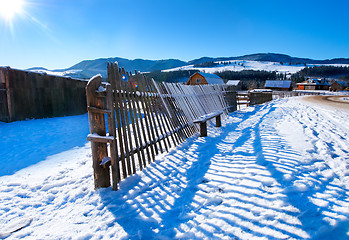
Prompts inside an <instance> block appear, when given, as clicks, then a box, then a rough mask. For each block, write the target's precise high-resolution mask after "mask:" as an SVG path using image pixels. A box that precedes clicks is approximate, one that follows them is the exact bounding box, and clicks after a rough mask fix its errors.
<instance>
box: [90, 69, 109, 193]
mask: <svg viewBox="0 0 349 240" xmlns="http://www.w3.org/2000/svg"><path fill="white" fill-rule="evenodd" d="M101 83H102V77H101V75H97V76H94V77H93V78H91V79H90V81H89V82H88V84H87V86H86V98H87V106H88V107H90V108H91V107H93V108H98V109H104V98H103V97H99V96H98V95H97V90H98V88H99V87H100V86H101ZM88 120H89V126H90V133H91V134H98V135H99V136H106V127H105V117H104V114H103V113H101V112H97V111H89V112H88ZM91 149H92V161H93V171H94V181H95V188H96V189H97V188H102V187H109V186H110V170H109V165H106V164H105V165H103V166H101V165H100V163H101V162H102V160H103V158H104V157H107V156H108V151H107V143H105V142H97V141H93V140H91Z"/></svg>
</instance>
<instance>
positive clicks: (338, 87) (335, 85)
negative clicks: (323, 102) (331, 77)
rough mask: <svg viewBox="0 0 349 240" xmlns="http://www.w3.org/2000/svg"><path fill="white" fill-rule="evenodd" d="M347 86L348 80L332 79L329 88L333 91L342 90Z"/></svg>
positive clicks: (348, 85)
mask: <svg viewBox="0 0 349 240" xmlns="http://www.w3.org/2000/svg"><path fill="white" fill-rule="evenodd" d="M348 87H349V83H348V82H342V81H334V82H333V83H331V86H330V90H331V91H334V92H336V91H343V90H345V89H346V88H348Z"/></svg>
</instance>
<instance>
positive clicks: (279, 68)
mask: <svg viewBox="0 0 349 240" xmlns="http://www.w3.org/2000/svg"><path fill="white" fill-rule="evenodd" d="M216 63H217V64H218V65H217V66H216V67H194V65H188V66H184V67H177V68H172V69H168V70H163V72H170V71H178V70H199V71H201V72H206V73H217V72H224V71H243V70H256V71H257V70H259V71H262V70H264V71H268V72H273V71H275V72H279V73H289V74H293V73H296V72H298V71H300V70H302V69H303V68H305V67H306V66H308V67H313V66H329V65H326V64H307V65H306V66H305V65H304V64H297V65H295V64H292V65H289V64H288V63H283V64H281V63H279V62H261V61H247V60H236V61H234V60H233V61H226V62H224V61H219V62H216ZM224 63H226V64H224ZM227 63H229V64H227ZM330 66H346V67H347V66H349V65H348V64H331V65H330Z"/></svg>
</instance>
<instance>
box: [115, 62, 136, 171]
mask: <svg viewBox="0 0 349 240" xmlns="http://www.w3.org/2000/svg"><path fill="white" fill-rule="evenodd" d="M119 74H122V75H120V77H121V81H120V86H121V90H122V92H123V93H122V101H123V108H124V111H125V120H126V121H125V125H124V127H123V129H124V130H126V133H127V138H126V141H125V142H126V143H128V144H127V145H126V146H127V148H126V150H127V149H130V150H131V149H133V143H132V135H131V129H130V115H129V94H128V91H127V83H126V82H127V81H128V77H129V76H128V75H127V74H126V72H125V69H124V68H122V69H121V71H120V70H119ZM127 140H128V141H127ZM127 159H129V160H128V161H127V163H128V165H129V164H130V165H131V166H128V167H127V169H128V171H131V167H132V174H135V173H136V164H135V157H134V154H132V155H131V158H127ZM128 174H129V175H131V173H130V172H129V173H128Z"/></svg>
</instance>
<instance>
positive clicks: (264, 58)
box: [188, 53, 349, 64]
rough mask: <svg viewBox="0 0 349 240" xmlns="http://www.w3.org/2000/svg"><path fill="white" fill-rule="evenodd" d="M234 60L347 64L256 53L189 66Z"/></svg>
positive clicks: (338, 60)
mask: <svg viewBox="0 0 349 240" xmlns="http://www.w3.org/2000/svg"><path fill="white" fill-rule="evenodd" d="M234 60H245V61H259V62H283V63H290V62H291V63H302V64H304V63H306V64H349V58H334V59H326V60H314V59H310V58H297V57H291V56H289V55H285V54H279V53H256V54H249V55H243V56H238V57H218V58H208V57H203V58H199V59H194V60H191V61H189V62H188V63H189V64H201V63H204V62H215V61H234Z"/></svg>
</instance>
